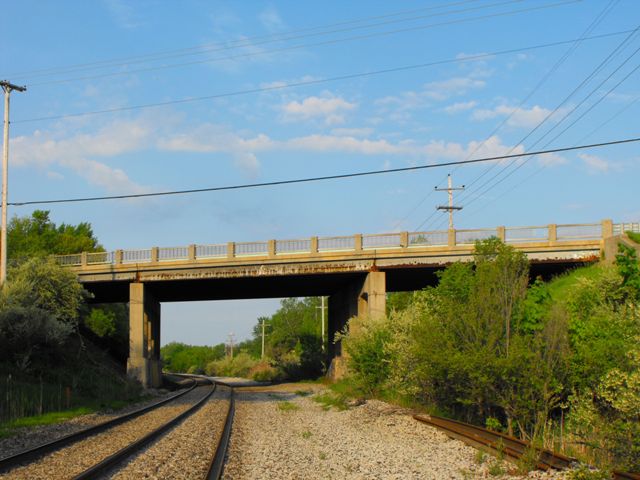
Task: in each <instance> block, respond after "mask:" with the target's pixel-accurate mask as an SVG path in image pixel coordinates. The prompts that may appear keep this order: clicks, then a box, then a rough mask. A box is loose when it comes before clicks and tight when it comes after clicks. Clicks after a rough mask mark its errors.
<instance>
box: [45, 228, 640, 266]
mask: <svg viewBox="0 0 640 480" xmlns="http://www.w3.org/2000/svg"><path fill="white" fill-rule="evenodd" d="M628 230H631V231H634V232H640V223H617V224H613V223H612V222H611V221H610V220H604V221H602V222H600V223H586V224H565V225H555V224H552V225H544V226H524V227H497V228H480V229H464V230H451V231H449V230H439V231H432V232H393V233H380V234H372V235H360V234H358V235H351V236H338V237H319V238H318V237H311V238H303V239H292V240H269V241H267V242H235V243H234V242H230V243H227V244H211V245H189V246H178V247H153V248H145V249H136V250H116V251H115V252H92V253H78V254H73V255H58V256H56V257H55V258H56V261H57V262H58V263H59V264H60V265H64V266H84V265H102V264H107V265H109V264H120V263H126V264H131V263H156V262H169V261H180V260H197V259H214V258H235V257H247V256H269V257H271V256H276V255H287V254H298V253H308V254H315V253H318V252H320V253H325V252H344V251H361V250H376V249H387V248H414V247H444V246H455V245H470V244H473V243H474V242H475V241H476V240H484V239H487V238H489V237H493V236H495V237H498V238H499V239H501V240H503V241H504V242H506V243H508V244H515V245H518V244H524V243H538V242H570V241H583V240H584V241H590V240H601V239H603V238H605V237H608V236H611V235H619V234H621V233H623V232H625V231H628Z"/></svg>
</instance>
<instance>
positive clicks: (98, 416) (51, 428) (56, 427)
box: [0, 390, 178, 458]
mask: <svg viewBox="0 0 640 480" xmlns="http://www.w3.org/2000/svg"><path fill="white" fill-rule="evenodd" d="M176 393H178V392H168V391H166V390H159V391H156V392H155V393H154V395H153V397H152V398H149V399H147V400H144V401H141V402H136V403H132V404H131V405H127V406H126V407H124V408H122V409H119V410H115V411H104V412H99V413H89V414H87V415H80V416H78V417H75V418H72V419H69V420H66V421H64V422H61V423H56V424H52V425H41V426H37V427H24V428H21V429H18V430H17V431H16V432H15V434H14V435H11V436H10V437H7V438H3V439H0V458H5V457H9V456H11V455H15V454H16V453H20V452H21V451H23V450H27V449H29V448H33V447H37V446H38V445H42V444H43V443H48V442H51V441H53V440H56V439H58V438H61V437H64V436H65V435H69V434H71V433H75V432H78V431H80V430H84V429H85V428H89V427H92V426H94V425H98V424H99V423H104V422H106V421H109V420H112V419H114V418H116V417H119V416H121V415H124V414H126V413H130V412H133V411H134V410H138V409H140V408H142V407H146V406H147V405H151V404H152V403H157V402H159V401H161V400H163V399H165V398H167V397H170V396H172V395H175V394H176Z"/></svg>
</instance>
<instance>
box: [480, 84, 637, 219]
mask: <svg viewBox="0 0 640 480" xmlns="http://www.w3.org/2000/svg"><path fill="white" fill-rule="evenodd" d="M638 101H640V96H638V97H636V98H634V99H633V100H632V101H631V102H629V103H628V104H627V105H625V106H623V107H622V108H621V109H619V110H618V111H617V112H615V113H614V114H613V115H612V116H610V117H609V118H608V119H607V120H605V121H604V122H602V123H601V124H600V125H598V126H597V127H596V128H594V129H593V130H591V131H590V132H589V133H587V134H586V135H585V136H583V137H582V138H581V139H580V140H579V141H578V143H582V142H584V141H585V140H586V139H587V138H589V137H591V136H592V135H593V134H594V133H596V132H597V131H598V130H600V129H601V128H602V127H604V126H605V125H607V124H608V123H610V122H611V121H612V120H614V119H615V118H617V117H618V116H620V115H621V114H622V113H624V112H625V111H627V110H628V109H629V108H631V107H632V106H633V105H635V104H636V103H637V102H638ZM545 168H547V165H546V164H544V163H543V164H542V165H540V167H539V168H537V169H536V170H534V171H533V173H531V174H529V175H527V176H526V177H524V178H523V179H522V180H521V181H520V182H518V183H516V184H515V185H513V186H512V187H511V188H509V189H507V190H504V191H503V192H502V193H500V194H499V195H498V196H496V197H495V198H492V199H490V200H489V201H487V202H485V204H484V205H482V206H481V207H480V208H477V209H475V210H473V211H472V212H471V215H475V214H476V213H478V212H480V211H482V209H483V208H485V207H487V206H488V205H490V204H491V203H493V202H495V201H496V200H498V199H500V198H502V197H504V196H505V195H507V194H509V193H511V192H512V191H514V190H515V189H516V188H518V187H519V186H521V185H523V184H524V183H526V182H527V181H529V180H530V179H531V178H533V177H535V176H536V175H538V174H539V173H540V172H542V170H544V169H545Z"/></svg>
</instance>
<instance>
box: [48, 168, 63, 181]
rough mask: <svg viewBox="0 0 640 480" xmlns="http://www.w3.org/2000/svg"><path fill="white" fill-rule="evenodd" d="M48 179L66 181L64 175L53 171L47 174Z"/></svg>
mask: <svg viewBox="0 0 640 480" xmlns="http://www.w3.org/2000/svg"><path fill="white" fill-rule="evenodd" d="M47 177H48V178H50V179H51V180H64V175H62V174H61V173H58V172H54V171H51V170H49V171H48V172H47Z"/></svg>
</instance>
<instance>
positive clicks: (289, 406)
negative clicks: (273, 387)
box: [278, 402, 300, 412]
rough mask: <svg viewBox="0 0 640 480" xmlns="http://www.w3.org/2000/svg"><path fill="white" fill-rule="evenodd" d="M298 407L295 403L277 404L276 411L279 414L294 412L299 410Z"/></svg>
mask: <svg viewBox="0 0 640 480" xmlns="http://www.w3.org/2000/svg"><path fill="white" fill-rule="evenodd" d="M299 409H300V407H299V406H298V405H296V404H295V403H291V402H278V410H280V411H281V412H294V411H296V410H299Z"/></svg>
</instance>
